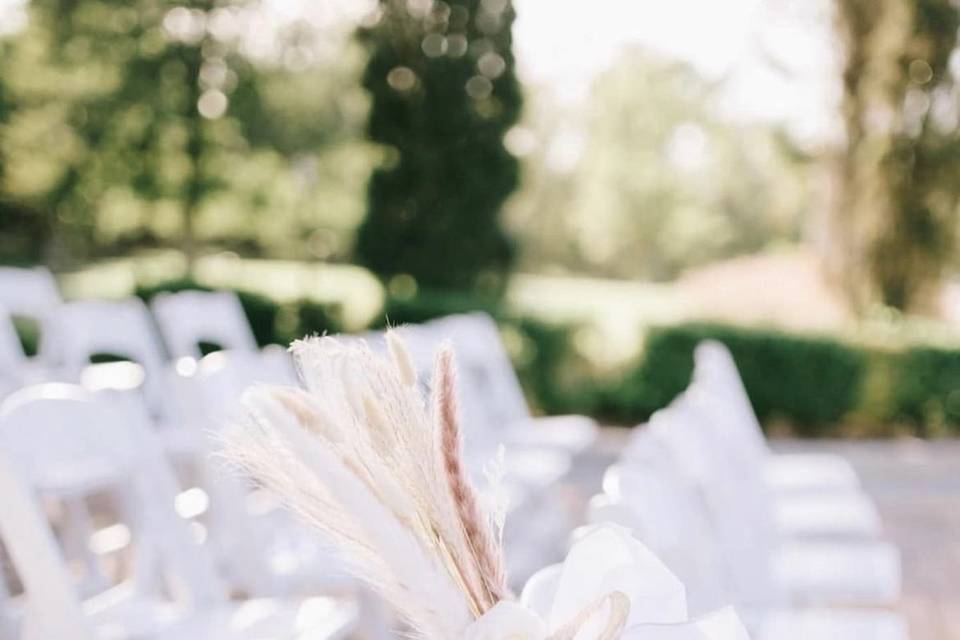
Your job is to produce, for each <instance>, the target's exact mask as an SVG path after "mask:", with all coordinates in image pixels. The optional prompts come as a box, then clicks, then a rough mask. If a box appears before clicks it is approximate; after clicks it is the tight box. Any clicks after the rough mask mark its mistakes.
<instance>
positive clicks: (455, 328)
mask: <svg viewBox="0 0 960 640" xmlns="http://www.w3.org/2000/svg"><path fill="white" fill-rule="evenodd" d="M426 326H427V327H429V328H430V329H431V330H433V331H436V332H437V333H438V334H439V335H443V336H446V337H447V338H448V339H450V340H451V341H452V342H453V344H454V346H455V347H456V349H457V354H458V357H459V359H460V362H461V367H463V368H464V370H465V372H466V374H467V375H468V376H469V377H470V383H471V384H470V385H469V388H468V394H475V395H476V397H475V398H469V397H468V398H464V412H465V419H466V420H467V421H468V422H473V423H476V428H483V429H488V430H499V432H500V433H499V435H500V437H501V438H504V437H505V438H506V439H507V440H508V441H509V442H513V443H516V444H529V445H535V446H549V447H553V448H557V449H559V450H562V451H565V452H567V453H571V454H577V453H581V452H583V451H585V450H586V449H588V448H589V447H590V446H591V445H592V444H593V443H594V442H595V441H596V438H597V435H598V433H599V429H598V427H597V424H596V422H595V421H594V420H593V419H591V418H588V417H586V416H575V415H569V416H548V417H536V418H535V417H533V416H532V415H531V413H530V407H529V405H528V404H527V401H526V398H525V397H524V395H523V389H522V388H521V386H520V381H519V379H518V378H517V374H516V372H515V371H514V369H513V365H512V364H511V362H510V358H509V356H508V355H507V352H506V349H505V348H504V345H503V342H502V340H501V339H500V332H499V330H498V329H497V325H496V323H495V322H494V321H493V318H491V317H490V316H489V315H487V314H485V313H479V312H477V313H469V314H460V315H453V316H447V317H445V318H439V319H437V320H434V321H432V322H429V323H427V325H426Z"/></svg>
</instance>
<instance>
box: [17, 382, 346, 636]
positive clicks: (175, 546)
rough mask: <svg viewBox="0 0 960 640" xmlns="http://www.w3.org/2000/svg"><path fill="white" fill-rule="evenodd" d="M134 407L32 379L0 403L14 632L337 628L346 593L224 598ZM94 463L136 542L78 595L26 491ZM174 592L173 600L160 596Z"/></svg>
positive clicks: (319, 631)
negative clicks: (125, 573)
mask: <svg viewBox="0 0 960 640" xmlns="http://www.w3.org/2000/svg"><path fill="white" fill-rule="evenodd" d="M146 422H147V420H146V418H145V416H144V415H143V414H142V413H140V414H136V413H135V412H133V411H131V405H129V404H125V405H117V406H114V405H111V404H109V403H108V402H107V401H106V399H105V398H103V397H98V396H92V395H90V394H88V393H86V392H85V391H84V390H82V389H81V388H79V387H73V386H68V385H53V386H51V385H42V386H38V387H31V388H27V389H25V390H23V391H21V392H18V393H17V394H14V395H13V396H11V397H10V398H8V400H7V401H6V402H5V403H4V405H3V407H2V408H0V493H2V495H4V496H5V498H6V501H5V508H4V509H3V510H0V535H2V537H3V540H4V543H5V544H6V545H7V548H8V549H9V550H10V554H11V557H12V558H13V561H14V565H15V567H16V570H17V573H18V575H19V576H20V577H21V579H22V582H23V584H24V585H25V598H26V604H25V617H24V621H23V625H22V636H21V637H23V638H25V640H41V639H44V640H46V639H48V638H71V639H73V638H77V639H80V640H108V639H109V640H121V639H127V638H129V639H130V640H133V639H134V638H136V639H138V640H140V639H147V638H150V639H156V640H174V639H177V640H228V639H229V640H241V639H242V640H260V639H263V638H287V639H290V640H293V639H295V638H296V639H301V638H302V639H303V640H306V638H330V639H334V638H337V639H339V638H345V637H346V636H347V635H348V634H349V633H350V632H351V630H352V629H353V627H354V625H355V623H356V607H355V604H354V603H352V602H345V601H337V600H332V599H328V598H324V599H310V600H306V601H303V602H294V601H281V600H251V601H247V602H243V603H236V604H235V603H231V602H229V601H228V598H227V594H226V591H225V589H224V587H223V584H222V582H221V581H220V580H219V578H218V577H217V575H216V573H215V571H214V568H213V564H212V562H211V561H210V559H209V558H208V557H207V556H206V554H205V553H204V551H203V549H202V547H200V546H198V545H197V544H195V543H194V542H193V541H192V540H191V536H190V533H189V531H188V529H187V527H186V525H185V523H184V522H183V521H182V520H180V519H179V518H178V517H177V515H176V512H175V511H174V508H173V507H174V494H175V481H174V479H173V475H172V471H171V470H170V468H169V467H168V466H167V463H166V461H165V460H164V458H163V456H162V454H160V447H159V445H158V443H157V442H156V436H155V434H154V433H153V432H152V431H151V430H150V429H149V428H148V427H147V425H146ZM91 470H97V471H98V472H102V473H103V477H104V480H105V484H104V486H102V487H99V488H100V489H103V488H105V487H108V488H109V489H110V490H111V491H112V492H114V493H115V494H116V495H118V496H120V497H121V498H122V499H121V501H120V503H119V505H120V507H121V509H120V511H121V514H122V515H123V516H124V517H125V519H126V520H127V523H126V524H127V526H128V527H129V531H130V532H131V535H132V538H133V540H134V541H135V551H136V554H135V562H134V564H133V569H134V573H133V575H132V576H131V577H130V579H129V580H128V581H126V582H125V583H122V584H119V585H117V586H115V587H112V588H110V589H108V590H107V591H105V592H103V593H101V594H98V595H97V596H95V597H93V598H90V599H88V600H86V601H84V602H81V600H80V598H79V597H78V595H77V594H76V592H75V590H74V588H73V585H72V579H71V575H70V571H69V569H68V567H67V566H66V564H65V562H64V560H63V557H62V555H61V553H60V550H59V549H58V547H57V544H56V540H55V536H54V535H53V531H52V529H51V527H50V525H49V524H48V523H47V522H46V520H45V518H44V517H43V512H42V509H41V508H40V506H39V503H38V501H37V499H36V498H35V495H37V494H39V495H40V496H43V495H44V494H45V492H46V489H47V488H48V487H50V486H55V487H60V486H61V485H63V484H70V483H72V482H73V478H74V477H78V476H79V477H84V478H86V477H89V476H90V473H91ZM166 593H173V594H174V598H172V599H171V598H168V597H165V594H166Z"/></svg>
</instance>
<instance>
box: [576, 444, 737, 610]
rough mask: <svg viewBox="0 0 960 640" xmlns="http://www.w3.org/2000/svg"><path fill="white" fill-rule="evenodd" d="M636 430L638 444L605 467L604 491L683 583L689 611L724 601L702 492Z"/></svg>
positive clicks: (722, 578)
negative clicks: (618, 461)
mask: <svg viewBox="0 0 960 640" xmlns="http://www.w3.org/2000/svg"><path fill="white" fill-rule="evenodd" d="M638 436H639V439H641V440H642V445H641V444H635V446H634V451H633V454H632V456H631V457H630V459H629V460H625V461H623V462H622V463H621V464H618V465H615V466H613V467H611V468H610V469H608V470H607V473H606V474H605V477H604V490H605V492H606V495H607V496H609V497H611V498H614V499H615V500H616V501H617V502H618V503H619V504H620V505H622V506H623V507H626V508H627V509H628V514H629V515H628V521H627V522H625V523H624V524H627V525H628V526H631V527H632V529H633V531H634V536H635V537H636V538H637V539H638V540H640V541H641V542H643V543H644V544H645V545H647V546H649V547H650V548H651V549H652V550H653V551H654V553H656V554H657V555H658V556H659V557H660V558H661V559H662V560H663V561H664V562H665V563H666V564H667V566H669V567H670V569H671V570H672V571H673V572H674V573H676V574H677V576H678V577H679V578H680V579H681V581H682V582H683V583H684V585H686V587H687V596H688V598H689V601H690V608H691V614H692V615H700V614H702V613H706V612H707V611H711V610H713V609H715V608H717V607H719V606H724V605H727V604H729V603H730V599H729V597H728V592H729V588H728V586H727V584H726V581H725V573H724V571H725V567H724V563H723V561H722V556H721V549H720V547H719V546H718V545H717V542H716V540H715V539H714V537H713V535H712V523H711V518H710V515H709V512H708V510H707V508H706V504H705V503H704V501H703V497H702V495H701V494H700V492H699V491H698V489H697V487H696V486H694V485H692V484H691V483H690V482H689V481H688V480H687V479H685V478H683V477H682V476H681V475H680V474H679V473H678V472H677V470H676V468H675V467H674V466H673V464H672V461H671V460H670V456H669V454H668V453H667V452H666V451H664V449H663V447H662V446H661V445H660V444H659V443H658V442H657V441H656V440H655V439H654V438H653V437H651V436H650V434H647V433H642V434H638ZM641 450H642V452H641ZM591 506H593V502H592V503H591ZM598 512H602V509H599V510H598Z"/></svg>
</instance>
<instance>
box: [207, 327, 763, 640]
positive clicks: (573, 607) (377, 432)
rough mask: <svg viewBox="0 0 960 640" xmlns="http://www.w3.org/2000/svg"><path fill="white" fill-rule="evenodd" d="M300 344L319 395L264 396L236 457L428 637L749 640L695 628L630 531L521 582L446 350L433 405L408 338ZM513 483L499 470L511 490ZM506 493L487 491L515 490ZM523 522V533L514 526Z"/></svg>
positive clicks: (680, 596)
mask: <svg viewBox="0 0 960 640" xmlns="http://www.w3.org/2000/svg"><path fill="white" fill-rule="evenodd" d="M386 338H387V345H388V347H389V349H388V351H389V357H387V356H380V355H378V354H375V353H374V352H373V351H372V350H371V349H370V348H369V347H368V346H367V345H366V344H365V343H363V342H361V341H354V340H350V341H341V340H337V339H335V338H330V337H319V338H310V339H306V340H302V341H298V342H295V343H294V344H293V345H292V346H291V351H292V353H293V356H294V360H295V362H296V364H297V368H298V371H299V375H300V379H301V381H302V384H303V388H295V387H266V386H265V387H256V388H253V389H250V390H249V391H248V392H247V393H246V394H245V396H244V401H243V404H244V409H245V413H244V416H245V417H244V419H242V420H239V421H237V423H236V424H235V425H233V426H232V427H231V428H230V429H228V430H227V432H226V433H225V435H224V436H223V439H224V452H225V454H226V456H227V458H228V459H229V460H230V461H232V462H233V463H234V464H235V465H236V466H237V467H238V468H239V469H240V470H241V471H243V472H244V473H246V474H249V475H250V476H251V477H252V478H254V479H255V480H256V481H257V482H258V483H260V484H261V485H263V486H264V487H265V488H267V489H269V490H271V491H273V492H275V493H276V494H277V495H278V496H279V497H281V498H282V499H283V501H284V502H285V504H286V505H287V507H288V508H289V509H290V510H292V511H293V512H294V513H295V514H296V515H298V516H299V517H300V518H301V519H302V520H303V522H305V523H306V524H307V525H309V526H311V527H314V528H315V529H316V530H317V531H318V533H320V534H321V535H323V536H324V537H325V538H326V539H327V540H329V541H330V542H332V543H333V544H334V545H335V546H336V548H337V549H338V550H339V552H340V554H341V555H342V557H343V559H344V561H345V563H346V564H347V566H348V568H349V569H350V570H351V571H352V572H353V573H354V574H355V575H356V576H357V577H359V578H360V579H362V580H364V581H365V582H366V583H367V584H368V585H369V586H370V587H371V588H373V589H374V590H375V591H376V592H378V593H379V594H380V595H381V596H382V597H383V598H384V599H385V600H386V601H388V602H389V603H390V604H391V605H392V607H393V608H394V610H395V611H396V612H397V614H398V616H399V617H400V618H401V619H402V620H403V622H404V623H405V624H406V626H407V627H409V629H406V630H405V631H404V633H405V635H407V636H409V637H414V638H420V639H422V640H460V639H466V640H619V639H623V640H641V639H643V640H703V639H710V640H744V639H745V638H746V633H745V632H744V631H743V628H742V626H741V625H740V623H739V621H738V620H737V618H736V616H735V614H733V613H732V612H731V611H728V610H724V611H721V612H720V613H718V614H716V615H713V616H709V617H707V618H704V619H702V620H698V621H691V622H688V621H687V616H686V603H685V598H684V592H683V586H682V585H681V584H680V583H679V582H678V581H677V579H676V578H675V577H674V576H673V575H672V574H671V573H670V572H669V570H668V569H667V568H666V567H665V566H664V565H663V564H662V563H660V562H659V561H658V560H657V559H656V558H655V557H654V556H653V554H651V553H650V551H649V550H647V549H646V548H645V547H644V546H643V545H641V544H640V543H638V542H637V541H636V540H634V539H632V538H631V537H630V535H629V532H628V531H626V530H625V529H621V528H619V527H615V526H613V525H602V526H600V527H597V528H594V529H593V530H591V531H589V532H588V533H587V534H586V535H584V536H581V537H580V539H579V541H578V542H577V543H576V544H575V545H574V546H573V548H572V549H571V551H570V553H569V556H568V557H567V559H566V561H565V562H564V563H563V564H562V565H556V566H554V567H548V568H546V569H544V570H542V571H540V572H539V573H537V574H536V575H534V576H533V578H531V580H530V581H529V582H528V583H527V585H526V587H525V588H524V589H523V593H522V595H521V596H520V597H517V596H516V595H514V594H513V593H512V592H511V591H510V589H509V587H508V582H507V572H506V567H505V563H504V555H503V549H502V539H503V526H504V514H505V511H506V505H503V504H496V501H491V500H487V499H485V497H486V496H485V495H481V494H480V493H479V492H478V491H477V489H476V488H475V486H474V484H473V482H472V481H471V478H470V477H469V476H468V473H467V469H466V467H465V464H464V456H463V451H462V434H461V432H460V421H459V411H458V407H457V399H456V398H457V394H456V387H457V378H456V368H455V364H454V354H453V351H452V349H451V347H450V346H449V345H446V346H444V347H443V348H441V349H440V351H439V353H438V354H437V357H436V362H435V366H434V371H433V373H432V376H431V378H430V386H431V388H432V391H431V393H430V394H429V399H426V398H425V397H424V396H425V394H424V393H423V391H422V387H421V385H420V381H419V380H418V376H417V373H416V368H415V366H414V363H413V360H412V358H411V357H410V354H409V352H408V351H407V348H406V346H405V345H404V343H403V341H402V339H401V338H400V335H399V334H398V332H396V331H390V332H388V333H387V336H386ZM501 479H502V478H500V477H498V476H497V474H493V475H492V478H491V481H492V482H493V484H494V485H496V484H497V483H498V482H499V481H500V480H501ZM502 494H503V492H502V491H498V490H497V487H496V486H494V487H492V488H491V491H490V492H489V493H488V494H487V495H502ZM512 526H523V523H514V524H512Z"/></svg>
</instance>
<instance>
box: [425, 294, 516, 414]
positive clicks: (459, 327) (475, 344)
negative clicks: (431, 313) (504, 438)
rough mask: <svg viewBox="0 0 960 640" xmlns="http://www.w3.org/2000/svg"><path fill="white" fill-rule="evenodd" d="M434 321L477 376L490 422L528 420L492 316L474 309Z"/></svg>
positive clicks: (510, 364)
mask: <svg viewBox="0 0 960 640" xmlns="http://www.w3.org/2000/svg"><path fill="white" fill-rule="evenodd" d="M436 322H437V323H438V324H439V325H440V326H441V327H442V331H446V332H447V333H448V334H449V336H450V338H451V340H453V344H454V346H455V347H456V349H457V354H458V356H459V357H460V358H461V360H462V361H463V362H464V363H465V364H466V365H467V366H469V367H470V368H471V369H472V370H474V371H476V375H477V376H480V377H481V380H480V382H482V383H484V386H482V387H480V388H478V389H477V392H478V393H483V394H484V396H485V400H486V403H487V405H488V409H489V410H491V411H492V412H493V413H492V415H491V417H490V418H489V419H490V420H491V422H490V424H498V425H503V426H506V425H510V424H513V423H517V422H519V421H522V420H526V419H528V418H529V417H530V407H529V405H528V404H527V399H526V397H525V396H524V395H523V387H521V386H520V379H519V378H518V377H517V372H516V371H515V370H514V368H513V363H512V362H511V361H510V356H509V355H508V353H507V350H506V348H505V346H504V344H503V340H502V339H501V337H500V330H499V329H498V327H497V323H496V322H494V320H493V318H491V317H490V315H489V314H486V313H482V312H474V313H467V314H460V315H454V316H448V317H446V318H442V319H440V320H438V321H436Z"/></svg>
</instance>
